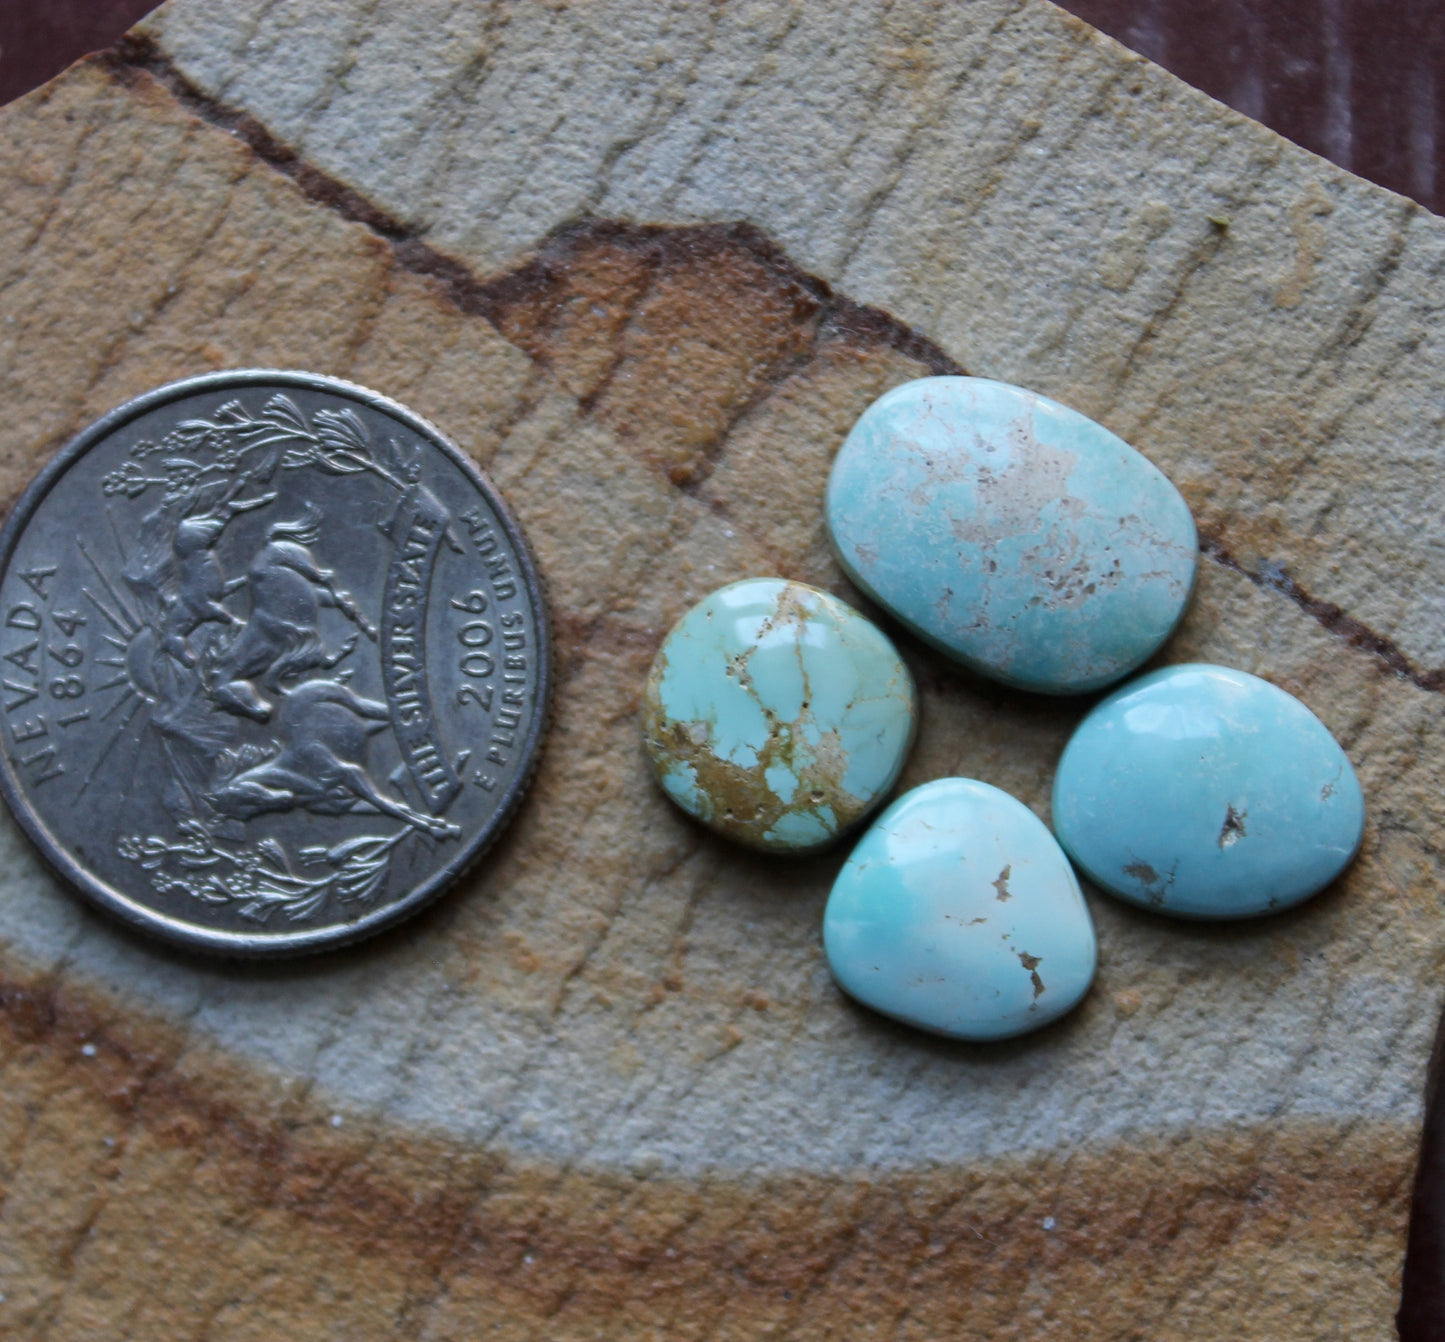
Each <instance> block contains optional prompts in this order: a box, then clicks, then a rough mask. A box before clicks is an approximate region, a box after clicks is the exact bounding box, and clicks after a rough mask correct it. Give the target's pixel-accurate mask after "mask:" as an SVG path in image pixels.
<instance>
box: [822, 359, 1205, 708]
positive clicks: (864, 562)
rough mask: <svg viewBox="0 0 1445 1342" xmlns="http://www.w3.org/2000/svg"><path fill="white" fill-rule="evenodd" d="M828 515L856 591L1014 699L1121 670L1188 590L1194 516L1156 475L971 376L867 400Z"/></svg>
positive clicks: (1144, 651) (1103, 680) (1066, 689)
mask: <svg viewBox="0 0 1445 1342" xmlns="http://www.w3.org/2000/svg"><path fill="white" fill-rule="evenodd" d="M827 517H828V527H829V531H830V533H831V535H832V539H833V544H834V548H835V549H836V551H837V554H838V558H839V560H840V562H841V563H842V565H843V567H844V569H845V570H846V571H847V573H848V576H849V577H850V578H852V579H853V581H854V582H855V583H857V584H858V586H859V587H861V588H862V589H863V590H864V591H865V592H867V593H868V594H869V595H870V596H872V597H873V598H874V599H875V600H876V601H878V602H879V603H880V604H881V605H883V606H885V607H887V608H888V610H890V611H891V612H892V613H893V614H894V615H895V616H896V617H897V618H898V619H900V620H901V621H902V622H903V623H904V624H906V625H908V626H909V628H911V629H912V630H913V631H914V632H915V633H917V634H919V635H921V636H922V637H923V638H925V639H926V640H928V641H929V642H931V643H933V644H934V645H935V646H937V647H939V648H941V649H942V650H943V651H944V652H946V653H948V654H949V655H950V656H952V657H954V658H956V659H957V660H959V661H961V662H963V663H964V664H965V665H967V666H970V667H972V668H973V669H974V670H976V671H979V672H981V673H983V674H984V675H987V676H991V677H994V678H995V679H997V680H1001V681H1003V682H1005V683H1006V684H1009V685H1015V686H1018V687H1020V688H1023V689H1028V690H1040V691H1044V692H1046V693H1053V694H1072V693H1080V692H1083V691H1087V690H1095V689H1100V688H1102V687H1103V686H1105V685H1109V684H1112V683H1113V682H1114V681H1116V680H1118V679H1119V678H1120V677H1121V676H1124V675H1126V674H1127V673H1128V672H1129V671H1131V670H1133V669H1134V668H1135V667H1137V666H1138V665H1139V664H1140V663H1142V662H1143V661H1145V660H1146V659H1147V658H1148V657H1149V656H1150V655H1151V654H1152V653H1153V652H1154V651H1155V649H1157V648H1158V647H1159V645H1160V644H1161V643H1162V642H1163V641H1164V640H1165V639H1166V638H1167V637H1168V636H1169V634H1170V632H1171V631H1172V630H1173V628H1174V626H1175V625H1176V624H1177V623H1178V621H1179V617H1180V616H1181V615H1182V613H1183V611H1184V607H1185V604H1186V603H1187V601H1188V599H1189V593H1190V589H1191V587H1192V586H1193V582H1194V569H1195V561H1196V557H1197V548H1198V538H1197V536H1196V533H1195V529H1194V521H1193V519H1192V517H1191V516H1190V513H1189V508H1188V505H1187V504H1186V503H1185V502H1184V499H1183V498H1182V497H1181V496H1180V494H1179V491H1178V490H1177V489H1175V488H1174V486H1173V485H1172V484H1171V483H1170V482H1169V481H1168V479H1166V478H1165V476H1164V475H1163V474H1162V472H1160V471H1159V470H1158V469H1157V468H1156V467H1155V466H1154V465H1153V464H1152V463H1150V462H1149V461H1148V460H1146V459H1145V458H1144V457H1143V456H1141V455H1140V454H1139V453H1138V452H1136V451H1135V450H1134V449H1133V448H1132V447H1130V446H1129V444H1128V443H1126V442H1124V440H1123V439H1121V438H1119V437H1117V436H1116V435H1115V434H1113V433H1111V432H1109V430H1108V429H1106V428H1104V427H1103V426H1102V425H1100V424H1096V423H1095V422H1094V421H1093V420H1091V419H1089V418H1087V417H1086V416H1084V415H1081V414H1079V413H1078V411H1076V410H1070V409H1069V408H1068V407H1067V406H1064V405H1060V404H1059V403H1058V402H1057V401H1051V400H1050V399H1049V398H1048V397H1046V396H1040V395H1037V394H1036V393H1034V392H1031V391H1026V390H1024V389H1023V388H1021V387H1014V386H1010V385H1008V384H1007V383H1003V382H992V381H988V380H986V379H983V378H972V377H930V378H921V379H919V380H918V381H915V382H907V383H904V384H903V385H902V386H899V387H895V388H894V389H893V390H892V391H890V392H888V393H887V394H886V395H884V396H881V397H880V398H879V399H878V400H877V401H875V402H874V403H873V404H872V405H871V406H869V408H868V409H867V410H866V411H864V413H863V415H862V416H861V417H860V418H859V420H858V422H857V424H856V425H854V427H853V430H852V432H851V433H849V435H848V438H847V440H846V441H845V442H844V444H843V446H842V448H841V450H840V451H839V453H838V456H837V459H836V460H835V462H834V464H833V470H832V474H831V476H830V477H829V481H828V492H827Z"/></svg>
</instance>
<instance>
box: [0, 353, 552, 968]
mask: <svg viewBox="0 0 1445 1342" xmlns="http://www.w3.org/2000/svg"><path fill="white" fill-rule="evenodd" d="M248 387H275V388H278V389H279V388H285V387H297V388H304V389H306V390H309V391H319V392H325V393H329V394H332V395H335V396H339V397H342V398H344V399H346V400H350V401H352V402H355V403H357V404H360V405H362V406H364V407H366V408H368V409H371V410H375V411H378V412H379V413H381V414H385V415H389V416H391V417H392V418H393V419H395V420H397V421H399V422H400V423H401V424H402V425H404V426H405V427H406V428H407V429H409V430H411V431H412V432H413V433H415V434H417V435H418V436H419V437H421V438H423V439H425V440H426V442H427V443H428V444H429V445H430V446H432V447H434V448H436V449H437V450H438V451H440V452H441V453H442V454H443V455H444V456H445V457H447V458H448V459H449V460H450V461H451V463H452V464H453V465H454V466H455V467H456V468H457V469H458V470H460V471H461V472H462V473H463V474H464V475H465V476H466V477H467V478H468V479H469V480H470V481H471V483H472V484H473V486H474V487H475V488H476V489H477V490H478V492H479V493H481V495H482V496H483V497H484V498H485V499H486V500H487V502H488V504H489V506H490V507H491V509H492V511H493V512H494V514H495V515H496V518H497V521H498V523H499V524H500V525H501V528H502V530H503V531H504V532H505V534H506V537H507V540H508V542H509V544H510V545H511V548H512V552H513V554H514V555H515V557H516V560H517V566H518V569H519V570H520V577H521V580H522V586H523V588H524V590H525V591H526V593H527V596H528V598H529V600H530V604H531V607H532V612H533V619H534V620H535V625H536V630H537V639H536V646H537V651H536V658H537V674H536V678H535V682H534V684H535V695H536V700H535V703H536V707H535V711H534V712H533V714H532V720H531V722H530V724H529V726H528V729H527V734H526V737H525V739H524V740H523V742H522V743H521V750H520V752H519V753H518V755H517V766H516V769H515V770H514V772H513V774H512V778H511V781H510V782H509V783H508V785H507V786H506V788H505V789H504V790H503V792H502V793H501V795H500V797H499V800H498V804H497V807H496V809H495V810H494V811H493V812H492V814H491V816H490V817H489V818H488V820H487V821H486V823H485V824H483V825H482V826H481V827H480V828H479V829H478V830H477V832H476V833H474V834H472V835H471V836H470V837H469V838H468V839H467V840H466V842H465V846H464V847H463V848H462V850H461V852H460V853H459V854H458V855H457V856H456V857H454V858H452V860H451V861H449V862H447V863H446V864H445V865H444V866H442V867H440V868H439V869H438V870H437V871H436V872H435V873H434V874H433V875H432V876H430V877H429V878H428V879H427V880H425V881H423V882H422V883H420V884H419V885H418V886H416V887H415V888H414V889H412V890H410V891H409V892H408V893H406V894H405V895H403V896H402V897H400V898H398V899H395V900H393V901H392V902H390V903H388V904H387V905H386V906H385V907H384V908H380V909H376V910H374V911H372V912H371V913H368V914H365V915H364V916H362V917H360V918H357V919H355V920H353V921H350V922H345V923H338V924H333V925H332V926H330V927H324V928H315V929H310V930H306V931H297V932H286V933H264V934H263V933H251V932H227V931H221V930H218V929H214V928H208V927H206V926H205V925H204V924H200V923H194V922H189V921H187V920H185V919H181V918H176V917H173V916H171V915H169V914H165V913H161V912H159V911H158V910H156V909H153V908H150V907H149V906H147V905H145V904H143V903H141V902H140V901H139V900H136V899H134V898H132V897H130V896H128V895H126V894H124V893H122V892H121V891H119V890H117V889H115V888H114V887H112V886H111V885H108V884H106V883H105V882H103V881H101V880H99V879H98V878H97V877H95V876H94V875H93V874H91V873H90V872H89V871H87V870H86V869H85V868H84V867H82V866H81V865H80V864H79V863H78V862H77V861H76V860H75V858H74V857H73V856H72V855H71V854H70V853H69V852H68V851H67V850H66V849H65V848H64V847H63V846H62V845H61V844H60V843H59V842H58V841H57V840H56V839H55V838H54V837H53V836H52V834H51V833H50V830H49V829H48V827H47V826H46V824H45V822H44V821H43V820H42V819H41V818H40V816H39V814H38V813H37V811H36V810H35V808H34V807H33V806H32V805H31V803H30V801H29V800H28V799H27V798H26V796H25V795H24V794H23V792H22V791H21V788H20V785H19V780H18V777H17V775H16V773H15V770H14V766H13V763H12V761H11V759H10V756H9V752H8V751H3V750H0V796H3V797H4V799H5V803H6V805H8V806H9V808H10V813H11V815H13V816H14V817H15V820H16V822H17V823H18V824H19V826H20V828H21V829H22V830H23V831H24V832H25V834H26V835H27V836H28V837H29V839H30V840H31V842H32V843H34V845H35V846H36V848H38V849H39V851H40V854H41V856H42V857H44V859H45V860H46V862H47V863H48V864H49V865H50V866H51V868H52V869H53V870H54V871H55V872H56V873H58V874H59V875H60V876H61V877H62V878H63V879H64V880H65V881H66V882H67V883H69V884H70V885H71V886H72V887H73V888H74V889H76V890H78V891H79V892H80V894H82V895H83V896H84V897H85V898H86V899H88V900H89V901H90V902H91V903H93V904H95V905H97V906H98V907H99V908H101V909H103V910H104V911H105V912H107V913H109V914H111V915H112V916H114V917H117V918H119V919H121V920H122V921H123V922H125V923H127V924H128V925H129V926H131V927H134V928H136V929H138V930H140V931H142V932H145V933H146V934H148V935H150V936H153V937H159V938H160V939H162V940H164V941H167V942H169V943H171V944H172V945H178V946H183V947H187V948H189V949H192V950H203V951H208V952H213V953H220V954H222V955H228V956H236V957H245V958H253V959H254V958H273V959H281V958H287V957H291V956H297V955H305V954H309V953H313V952H318V951H325V950H332V949H335V948H337V947H340V946H345V945H350V944H351V943H353V942H356V941H359V940H361V939H363V938H365V937H370V936H372V935H374V934H375V933H378V932H381V931H383V930H384V929H386V928H388V927H391V926H394V925H395V924H396V923H399V922H401V921H403V920H404V919H406V918H409V917H410V916H411V915H412V914H414V913H417V912H418V911H419V910H421V909H422V908H423V907H424V906H425V905H427V904H429V903H430V902H431V901H432V900H433V899H435V898H436V897H437V896H438V895H439V894H441V892H442V891H443V890H444V889H446V887H447V886H449V885H451V884H452V882H454V881H456V880H458V879H459V878H460V877H461V876H462V875H463V874H465V872H466V871H467V870H468V869H469V868H470V867H471V866H472V865H473V864H474V863H475V862H477V861H478V860H479V859H480V858H481V857H482V856H483V855H484V854H485V852H486V851H487V849H488V848H490V847H491V845H492V844H493V843H494V842H495V841H496V839H497V838H498V837H499V836H500V835H501V833H502V831H503V830H504V829H505V828H506V826H507V823H508V822H509V821H510V819H511V818H512V815H513V813H514V812H515V811H516V809H517V806H518V804H519V803H520V802H521V799H522V796H523V794H524V793H525V792H526V790H527V787H528V785H529V784H530V783H531V781H532V776H533V774H534V772H535V770H536V766H537V761H538V758H539V755H540V748H541V744H542V738H543V736H544V734H545V730H546V726H547V720H548V715H549V713H550V709H551V691H552V638H551V623H550V619H549V617H548V610H547V600H546V590H545V586H544V584H543V581H542V578H541V575H540V573H539V571H538V569H537V564H536V560H535V558H534V557H533V555H532V551H531V547H530V546H529V545H528V543H527V539H526V536H525V534H524V533H523V531H522V528H521V525H520V524H519V523H518V521H517V519H516V517H515V516H514V515H513V514H512V511H511V509H510V508H509V507H508V506H507V504H506V502H505V500H504V499H503V498H502V496H501V493H500V492H499V491H498V489H497V488H496V486H495V485H493V484H492V482H491V481H490V480H489V479H488V478H487V476H486V475H485V474H483V472H482V471H481V470H480V469H479V468H478V467H477V465H476V464H475V463H474V462H473V461H472V460H471V459H470V458H469V457H468V456H467V455H466V453H464V452H463V451H462V450H461V449H460V448H459V447H457V446H456V445H455V444H453V443H452V442H450V441H449V440H448V439H447V438H446V436H445V435H444V434H443V433H442V432H441V431H440V430H439V429H437V428H436V427H435V426H434V425H432V424H430V423H429V422H428V421H427V420H425V419H423V418H422V417H421V416H420V415H418V414H416V412H415V411H412V410H408V409H407V408H406V407H405V406H404V405H401V404H400V403H399V402H397V401H394V400H392V399H391V398H390V397H389V396H383V395H382V394H381V393H380V392H376V391H372V390H371V389H370V388H368V387H363V386H360V385H359V384H357V383H354V382H347V381H345V380H344V379H342V378H336V377H330V376H327V375H325V374H321V373H307V372H300V371H295V370H282V369H265V368H246V369H239V370H236V371H233V372H222V373H207V374H203V375H201V376H199V377H190V378H185V379H182V380H181V381H179V382H171V383H167V384H166V385H165V386H163V387H157V388H156V389H155V390H154V391H149V392H146V393H144V394H143V395H141V396H137V397H134V398H132V399H131V400H129V401H127V402H125V404H124V405H120V406H118V407H116V409H114V410H112V411H111V412H110V413H109V414H107V415H105V416H103V417H102V418H100V419H98V420H96V421H95V423H93V424H91V425H90V426H89V427H87V428H85V429H83V430H82V431H81V432H80V433H78V434H77V435H76V436H75V437H74V438H72V439H71V440H70V442H68V443H67V444H66V445H65V446H64V447H63V448H61V449H60V451H59V452H57V453H56V455H55V456H54V457H53V458H52V459H51V460H50V462H49V463H47V465H46V466H45V467H43V468H42V469H41V471H40V472H39V473H38V474H37V475H36V477H35V478H34V479H33V480H32V481H31V482H30V484H29V485H28V486H27V487H26V489H25V491H24V493H22V494H21V496H20V498H19V500H18V501H17V502H16V504H15V507H14V509H13V510H12V511H11V513H10V516H9V517H8V518H6V519H5V523H4V526H3V527H0V582H3V581H4V579H5V578H6V577H7V576H8V573H9V567H10V560H11V557H12V555H13V554H14V552H15V548H16V546H17V545H18V544H19V542H20V540H21V538H22V536H23V535H24V533H25V529H26V527H27V526H28V525H29V522H30V519H31V518H32V517H33V516H34V515H35V513H36V512H37V511H38V509H39V508H40V506H41V505H42V503H43V502H44V501H45V499H46V497H47V496H48V495H49V493H50V491H51V489H53V488H54V487H55V485H56V483H57V482H58V481H59V480H60V479H61V478H62V477H63V476H64V475H65V474H66V472H68V471H69V470H70V469H71V468H72V467H73V466H75V465H76V464H77V463H78V462H79V461H80V460H81V458H82V457H84V456H85V454H86V453H87V452H88V451H90V449H91V448H93V447H95V446H97V445H98V444H100V443H102V442H103V441H105V440H106V439H108V438H109V437H110V436H111V435H112V434H114V433H116V432H117V431H119V430H120V429H122V428H124V427H125V425H126V424H128V423H129V422H130V421H132V420H134V419H136V418H138V417H139V416H140V415H143V414H146V413H148V412H149V411H152V410H155V409H157V408H159V407H162V406H164V405H166V404H168V403H170V402H172V401H177V400H182V399H184V398H186V397H190V396H194V395H197V394H204V393H207V392H225V391H237V390H243V389H245V388H248Z"/></svg>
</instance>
